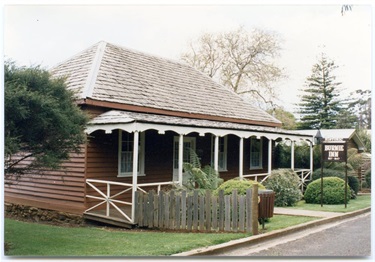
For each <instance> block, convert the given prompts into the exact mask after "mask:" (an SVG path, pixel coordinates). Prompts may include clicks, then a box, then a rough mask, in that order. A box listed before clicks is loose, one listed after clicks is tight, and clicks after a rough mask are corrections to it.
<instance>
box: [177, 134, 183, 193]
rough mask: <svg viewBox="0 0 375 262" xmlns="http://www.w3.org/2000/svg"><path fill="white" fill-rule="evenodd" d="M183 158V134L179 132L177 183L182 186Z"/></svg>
mask: <svg viewBox="0 0 375 262" xmlns="http://www.w3.org/2000/svg"><path fill="white" fill-rule="evenodd" d="M183 160H184V135H183V134H180V137H179V140H178V184H179V185H180V186H182V171H183Z"/></svg>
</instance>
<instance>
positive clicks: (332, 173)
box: [312, 168, 359, 199]
mask: <svg viewBox="0 0 375 262" xmlns="http://www.w3.org/2000/svg"><path fill="white" fill-rule="evenodd" d="M320 174H321V170H320V169H319V170H315V171H314V172H313V175H312V180H317V179H320ZM323 177H338V178H341V179H342V180H344V181H345V171H342V170H334V169H329V168H325V169H323ZM348 185H349V186H350V188H351V190H352V191H353V193H352V194H351V198H352V199H354V198H356V195H357V194H358V191H359V180H358V178H357V177H355V176H349V175H348Z"/></svg>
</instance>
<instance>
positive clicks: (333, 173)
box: [312, 168, 345, 180]
mask: <svg viewBox="0 0 375 262" xmlns="http://www.w3.org/2000/svg"><path fill="white" fill-rule="evenodd" d="M321 173H322V170H321V169H320V168H319V169H316V170H315V171H314V172H313V175H312V180H317V179H320V174H321ZM323 177H338V178H341V179H343V180H344V179H345V172H343V171H339V170H334V169H329V168H324V169H323Z"/></svg>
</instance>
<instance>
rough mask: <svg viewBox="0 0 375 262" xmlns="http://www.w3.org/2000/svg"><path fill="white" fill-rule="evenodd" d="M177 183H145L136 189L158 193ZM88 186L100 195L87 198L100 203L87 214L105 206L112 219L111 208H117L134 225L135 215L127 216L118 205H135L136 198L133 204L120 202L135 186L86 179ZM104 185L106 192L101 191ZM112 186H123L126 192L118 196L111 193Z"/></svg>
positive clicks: (106, 213) (106, 214)
mask: <svg viewBox="0 0 375 262" xmlns="http://www.w3.org/2000/svg"><path fill="white" fill-rule="evenodd" d="M175 183H176V182H173V181H171V182H161V183H143V184H137V186H136V189H137V190H139V191H142V192H144V193H146V190H144V189H143V188H144V187H157V192H159V191H160V190H161V187H162V186H166V185H173V184H175ZM86 184H87V185H88V186H90V187H91V188H92V189H94V191H95V192H97V193H98V194H96V195H89V194H86V197H87V198H91V199H96V200H100V202H99V203H98V204H96V205H94V206H92V207H90V208H88V209H87V210H86V211H85V213H89V212H90V211H93V210H94V209H96V208H98V207H99V206H101V205H103V206H105V216H106V217H110V210H111V207H113V208H115V209H116V210H117V211H118V212H119V213H120V214H121V215H122V216H123V217H124V218H125V219H126V220H128V221H129V222H131V223H134V214H129V215H127V214H126V213H125V212H124V210H123V209H121V208H120V207H119V206H118V204H122V205H125V206H129V207H130V208H131V207H132V206H133V205H134V196H132V197H131V202H128V201H123V200H118V199H116V198H118V197H119V196H121V195H123V194H125V193H127V192H129V191H132V188H133V185H132V184H130V183H122V182H115V181H107V180H98V179H86ZM99 185H100V186H102V185H105V190H101V189H100V188H99V187H100V186H99ZM111 186H121V187H124V190H121V191H120V192H118V193H116V194H112V193H111V190H112V188H111Z"/></svg>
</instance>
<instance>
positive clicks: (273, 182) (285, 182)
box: [264, 169, 302, 207]
mask: <svg viewBox="0 0 375 262" xmlns="http://www.w3.org/2000/svg"><path fill="white" fill-rule="evenodd" d="M299 182H300V180H299V178H298V176H297V175H296V174H295V173H294V172H293V171H292V170H290V169H278V170H274V171H272V173H271V175H270V176H269V177H268V178H267V180H266V181H265V182H264V185H265V187H266V188H267V189H271V190H273V191H274V192H275V206H279V207H282V206H293V205H295V204H296V203H297V202H298V201H299V200H301V198H302V192H301V190H300V189H299V186H298V185H299Z"/></svg>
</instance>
